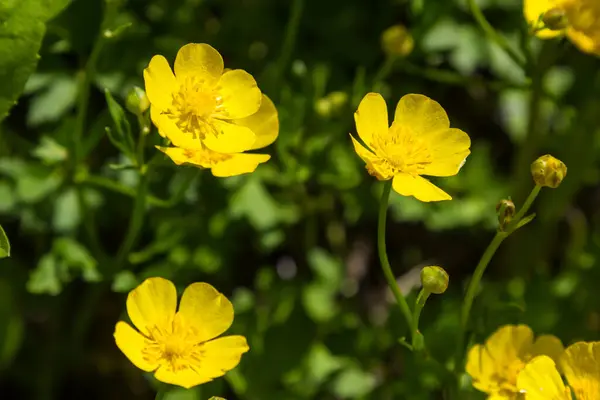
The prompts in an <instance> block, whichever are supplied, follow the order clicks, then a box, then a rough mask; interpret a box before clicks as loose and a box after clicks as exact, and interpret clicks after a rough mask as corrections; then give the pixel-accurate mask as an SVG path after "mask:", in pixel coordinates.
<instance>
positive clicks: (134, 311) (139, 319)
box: [127, 278, 177, 337]
mask: <svg viewBox="0 0 600 400" xmlns="http://www.w3.org/2000/svg"><path fill="white" fill-rule="evenodd" d="M176 308H177V290H176V289H175V285H173V283H172V282H171V281H169V280H167V279H163V278H148V279H146V280H145V281H144V282H142V283H141V284H140V285H139V286H138V287H136V288H135V289H133V290H132V291H131V292H129V295H128V296H127V313H128V314H129V318H130V319H131V322H133V324H134V325H135V326H136V328H138V329H139V331H140V332H142V333H143V334H144V335H145V336H147V337H152V331H153V330H154V329H156V328H157V329H158V330H160V331H161V332H166V333H171V332H172V330H173V318H174V317H175V310H176Z"/></svg>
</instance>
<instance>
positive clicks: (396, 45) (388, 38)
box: [381, 25, 415, 57]
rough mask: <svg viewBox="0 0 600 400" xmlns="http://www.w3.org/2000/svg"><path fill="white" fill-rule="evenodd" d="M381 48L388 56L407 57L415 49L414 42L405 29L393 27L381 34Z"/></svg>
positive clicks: (398, 26) (397, 26)
mask: <svg viewBox="0 0 600 400" xmlns="http://www.w3.org/2000/svg"><path fill="white" fill-rule="evenodd" d="M381 47H382V48H383V51H384V52H385V53H386V54H387V55H388V56H401V57H404V56H407V55H409V54H410V53H411V52H412V50H413V48H414V47H415V42H414V40H413V38H412V36H411V34H410V32H408V30H407V29H406V27H404V26H403V25H393V26H390V27H389V28H387V29H386V30H385V31H383V33H382V34H381Z"/></svg>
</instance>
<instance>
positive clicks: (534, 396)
mask: <svg viewBox="0 0 600 400" xmlns="http://www.w3.org/2000/svg"><path fill="white" fill-rule="evenodd" d="M517 387H518V388H519V391H520V392H521V393H524V394H525V400H571V393H570V391H569V389H568V388H566V387H565V384H564V383H563V381H562V378H561V377H560V374H559V373H558V371H557V370H556V364H555V363H554V361H553V360H552V359H551V358H550V357H547V356H539V357H536V358H534V359H533V360H531V361H530V362H529V363H528V364H527V365H526V366H525V368H523V370H521V372H520V373H519V376H518V378H517Z"/></svg>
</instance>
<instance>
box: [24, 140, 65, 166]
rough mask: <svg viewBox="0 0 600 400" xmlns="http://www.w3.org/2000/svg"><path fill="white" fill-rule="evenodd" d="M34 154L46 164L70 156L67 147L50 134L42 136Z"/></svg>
mask: <svg viewBox="0 0 600 400" xmlns="http://www.w3.org/2000/svg"><path fill="white" fill-rule="evenodd" d="M32 155H33V156H34V157H37V158H38V159H40V160H42V161H43V162H44V163H45V164H48V165H52V164H57V163H59V162H62V161H65V160H66V159H67V156H68V152H67V149H66V148H65V147H64V146H63V145H61V144H60V143H58V142H56V140H54V139H52V138H51V137H48V136H42V138H41V139H40V143H39V144H38V145H37V147H36V148H35V149H33V151H32Z"/></svg>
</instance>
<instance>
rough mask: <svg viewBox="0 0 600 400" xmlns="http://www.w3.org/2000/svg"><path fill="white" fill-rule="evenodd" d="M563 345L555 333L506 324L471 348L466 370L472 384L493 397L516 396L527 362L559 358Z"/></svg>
mask: <svg viewBox="0 0 600 400" xmlns="http://www.w3.org/2000/svg"><path fill="white" fill-rule="evenodd" d="M563 351H564V349H563V346H562V344H561V342H560V340H559V339H558V338H556V337H555V336H552V335H542V336H539V337H538V338H537V339H536V340H535V342H534V340H533V332H532V330H531V329H530V328H529V327H528V326H526V325H505V326H502V327H501V328H499V329H498V330H497V331H496V332H494V333H493V334H492V335H491V336H490V337H489V338H488V339H487V340H486V342H485V344H483V345H480V344H477V345H475V346H473V347H472V348H471V350H470V351H469V354H468V356H467V367H466V370H467V373H468V374H469V375H470V376H471V378H472V379H473V386H474V387H475V388H476V389H478V390H480V391H482V392H485V393H487V394H488V395H489V396H490V398H492V397H493V398H494V399H498V400H499V399H517V398H518V393H519V388H518V386H517V376H518V375H519V373H520V372H521V370H522V369H523V368H524V367H525V365H526V364H527V362H528V361H530V360H531V359H532V358H533V357H535V356H538V355H547V356H549V357H550V358H552V359H554V360H558V359H559V357H560V355H561V354H562V352H563Z"/></svg>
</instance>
